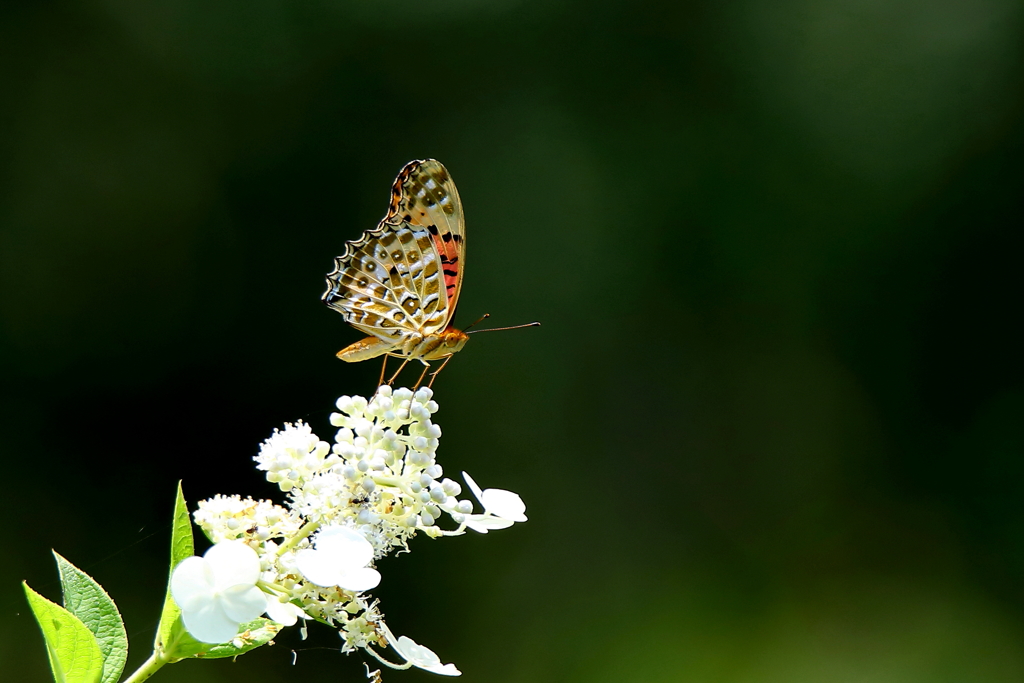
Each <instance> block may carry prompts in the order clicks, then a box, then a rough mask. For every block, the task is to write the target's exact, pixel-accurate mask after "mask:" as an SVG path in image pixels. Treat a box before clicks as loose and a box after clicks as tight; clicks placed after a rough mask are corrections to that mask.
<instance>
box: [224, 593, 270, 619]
mask: <svg viewBox="0 0 1024 683" xmlns="http://www.w3.org/2000/svg"><path fill="white" fill-rule="evenodd" d="M221 605H222V606H223V608H224V613H225V614H226V615H227V616H228V617H229V618H231V619H234V620H235V621H236V622H237V623H239V624H242V623H245V622H247V621H252V620H253V619H255V618H256V617H258V616H259V615H261V614H263V613H264V612H265V611H266V609H267V597H266V594H265V593H264V592H263V591H261V590H260V589H259V588H257V587H256V586H246V585H244V584H238V585H237V586H232V587H231V588H228V589H227V590H225V591H224V592H223V593H222V594H221Z"/></svg>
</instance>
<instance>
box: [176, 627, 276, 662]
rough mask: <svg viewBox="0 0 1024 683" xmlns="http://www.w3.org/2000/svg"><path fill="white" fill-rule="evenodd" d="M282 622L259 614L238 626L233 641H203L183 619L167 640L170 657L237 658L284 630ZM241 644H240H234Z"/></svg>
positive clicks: (264, 643) (267, 641) (179, 658)
mask: <svg viewBox="0 0 1024 683" xmlns="http://www.w3.org/2000/svg"><path fill="white" fill-rule="evenodd" d="M282 628H283V627H282V626H281V624H278V623H276V622H273V621H271V620H270V619H266V618H264V617H260V618H258V619H255V620H253V621H250V622H248V623H245V624H242V625H241V626H239V628H238V631H239V633H238V635H237V636H235V637H234V638H233V639H232V642H231V643H220V644H212V643H200V642H199V641H198V640H196V639H195V638H193V637H192V636H191V635H189V633H188V631H186V630H185V627H184V626H183V625H182V623H181V621H178V623H177V624H175V628H174V630H173V632H172V634H171V636H170V637H169V638H168V640H167V649H166V650H165V652H166V654H167V657H168V658H169V659H170V660H171V661H175V662H176V661H178V660H181V659H186V658H190V657H195V658H198V659H221V658H223V657H237V656H238V655H240V654H244V653H246V652H248V651H249V650H254V649H256V648H258V647H260V646H261V645H266V644H267V643H269V642H270V641H271V640H273V639H274V637H275V636H276V635H277V634H278V633H280V632H281V629H282ZM236 642H237V643H238V644H237V646H236V645H235V644H234V643H236Z"/></svg>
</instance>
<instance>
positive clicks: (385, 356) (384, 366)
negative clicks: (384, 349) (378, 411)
mask: <svg viewBox="0 0 1024 683" xmlns="http://www.w3.org/2000/svg"><path fill="white" fill-rule="evenodd" d="M387 367H388V355H387V354H386V353H385V354H384V362H383V363H381V366H380V379H378V380H377V386H378V387H379V386H383V384H384V371H385V370H386V369H387Z"/></svg>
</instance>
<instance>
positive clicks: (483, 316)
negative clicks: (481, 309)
mask: <svg viewBox="0 0 1024 683" xmlns="http://www.w3.org/2000/svg"><path fill="white" fill-rule="evenodd" d="M490 317H491V314H490V313H484V314H483V315H482V316H480V317H479V318H477V319H476V320H475V321H473V323H472V324H470V325H467V326H466V328H465V329H464V330H462V331H463V332H467V331H469V328H470V327H473V325H476V324H477V323H479V322H483V321H484V320H487V319H488V318H490Z"/></svg>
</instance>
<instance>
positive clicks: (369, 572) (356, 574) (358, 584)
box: [337, 567, 380, 593]
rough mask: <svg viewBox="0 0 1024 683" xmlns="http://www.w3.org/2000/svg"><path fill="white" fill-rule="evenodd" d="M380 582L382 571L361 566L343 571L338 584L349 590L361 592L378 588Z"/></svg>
mask: <svg viewBox="0 0 1024 683" xmlns="http://www.w3.org/2000/svg"><path fill="white" fill-rule="evenodd" d="M379 583H380V572H378V571H377V570H376V569H372V568H370V567H359V568H357V569H346V570H345V571H343V572H341V573H340V575H339V576H338V583H337V585H338V586H339V587H341V588H344V589H345V590H347V591H352V592H354V593H359V592H360V591H368V590H371V589H373V588H376V587H377V584H379Z"/></svg>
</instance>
